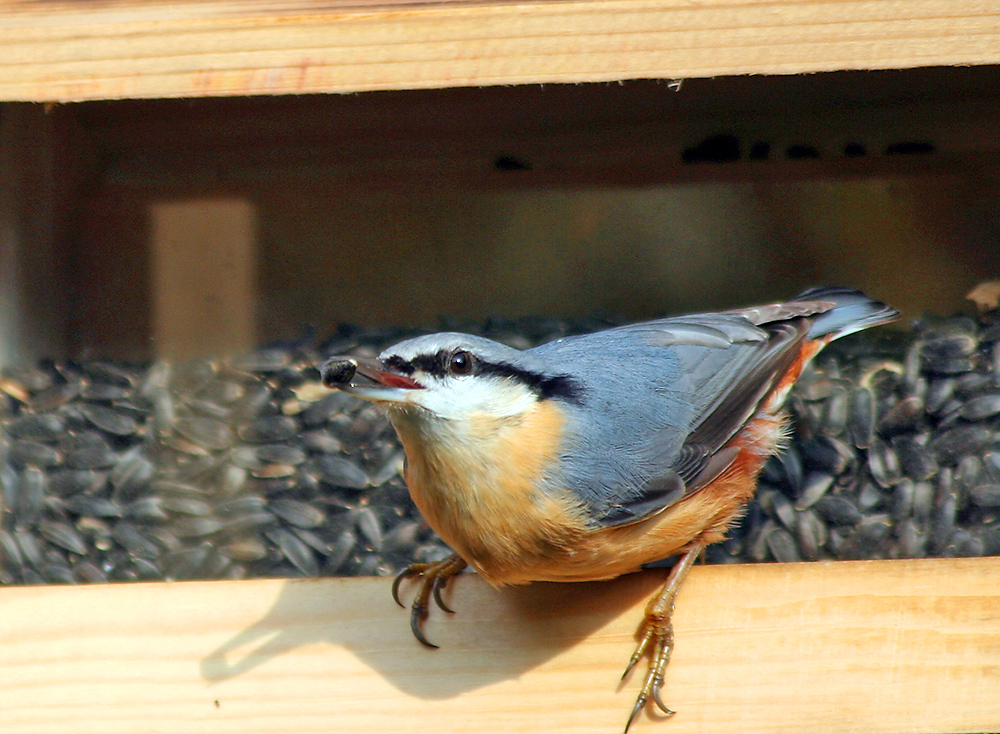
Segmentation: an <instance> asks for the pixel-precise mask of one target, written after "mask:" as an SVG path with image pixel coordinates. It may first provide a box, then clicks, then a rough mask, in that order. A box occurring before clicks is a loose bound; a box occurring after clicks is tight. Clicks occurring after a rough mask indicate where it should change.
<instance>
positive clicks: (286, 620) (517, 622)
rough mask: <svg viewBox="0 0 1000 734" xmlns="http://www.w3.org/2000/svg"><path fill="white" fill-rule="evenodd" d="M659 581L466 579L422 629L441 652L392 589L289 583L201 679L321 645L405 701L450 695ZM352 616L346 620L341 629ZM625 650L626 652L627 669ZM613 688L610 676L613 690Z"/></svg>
mask: <svg viewBox="0 0 1000 734" xmlns="http://www.w3.org/2000/svg"><path fill="white" fill-rule="evenodd" d="M665 575H666V574H665V573H649V574H634V575H631V576H627V577H624V578H622V579H619V580H617V581H615V582H611V583H608V582H605V583H602V582H595V583H583V584H555V583H538V584H531V585H529V586H521V587H512V588H505V589H502V590H496V589H492V588H489V587H487V586H486V584H485V583H484V582H482V581H481V580H480V579H478V578H476V577H475V576H473V575H472V574H462V575H461V576H459V577H458V578H456V579H453V581H452V583H451V588H449V589H448V590H447V592H446V597H445V601H446V603H447V604H448V605H449V606H450V607H451V608H452V609H454V610H455V614H454V615H450V614H447V613H445V612H443V611H441V610H440V609H437V607H436V606H434V607H432V611H431V615H430V618H429V619H428V621H427V623H426V624H425V631H426V632H427V636H428V639H430V640H431V641H432V642H434V643H435V644H438V645H440V648H439V649H437V650H433V649H430V648H427V647H424V646H423V645H421V644H420V643H419V642H417V640H416V639H414V638H413V635H412V634H411V632H410V627H409V608H406V609H400V608H399V607H397V606H396V604H395V602H394V601H393V600H392V598H391V596H390V594H389V588H388V583H386V584H385V585H384V586H376V587H371V588H370V589H366V592H368V593H366V594H365V597H364V598H363V599H359V598H358V597H357V595H356V594H353V593H352V594H351V595H344V594H341V593H338V591H339V590H338V589H337V588H336V587H332V586H331V585H330V584H329V583H328V582H318V583H309V582H295V583H288V584H285V585H284V586H283V587H282V589H281V593H280V594H279V596H278V598H277V599H276V601H275V603H274V606H272V608H271V609H270V611H269V612H268V613H267V615H266V616H265V617H264V618H263V619H261V620H260V621H259V622H257V623H255V624H253V625H252V626H251V627H249V628H247V629H245V630H243V631H241V632H239V633H238V634H237V635H235V636H234V637H232V638H231V639H230V640H228V641H227V642H226V644H224V645H223V646H222V647H220V648H218V649H217V650H214V651H212V652H211V653H210V654H209V655H208V656H207V657H205V658H204V660H202V663H201V671H202V675H203V676H204V678H205V679H206V680H208V681H211V682H220V681H223V680H226V679H228V678H232V677H235V676H239V675H241V674H243V673H245V672H247V671H249V670H251V669H253V668H255V667H257V666H259V665H264V664H266V663H267V662H268V661H269V660H271V659H273V658H275V657H277V656H280V655H286V654H289V653H290V652H292V651H293V650H295V649H297V648H300V647H304V646H308V645H313V644H315V643H317V642H319V643H328V644H331V645H336V646H338V647H342V648H344V649H346V650H348V651H350V652H351V653H352V654H354V655H356V656H357V657H358V658H359V659H360V660H362V661H363V662H364V663H365V665H366V666H369V667H370V668H372V669H374V670H375V671H377V672H378V673H379V674H380V675H382V676H384V677H385V679H386V680H387V681H388V682H389V683H390V684H391V685H393V686H394V687H395V688H396V689H398V690H400V691H401V692H404V693H406V694H408V695H411V696H417V697H420V698H424V699H433V700H437V699H449V698H454V697H456V696H458V695H459V694H461V693H464V692H467V691H470V690H475V689H477V688H481V687H484V686H489V685H492V684H494V683H497V682H499V681H503V680H508V679H514V678H518V677H520V676H522V675H524V674H525V673H526V672H528V671H530V670H532V669H533V668H536V667H537V666H539V665H541V664H542V663H544V662H546V661H549V660H550V659H552V658H554V657H556V656H558V655H560V654H561V653H563V652H565V651H568V650H569V649H571V648H573V647H576V646H577V645H579V644H581V643H582V642H584V641H585V640H587V639H588V638H593V637H594V636H595V635H600V633H601V630H602V629H604V628H606V627H607V626H608V624H609V623H610V622H611V621H613V620H615V619H617V618H618V617H620V616H621V615H623V614H626V613H628V612H629V611H630V610H633V609H634V608H635V607H636V606H638V605H642V604H644V603H645V601H646V599H647V598H648V597H649V596H650V595H651V594H652V593H653V592H654V591H655V590H656V589H657V588H659V586H660V584H662V581H663V578H664V577H665ZM402 588H403V593H402V594H401V596H402V597H403V598H404V600H408V599H407V597H406V596H405V592H406V590H407V587H406V585H405V584H404V585H403V587H402ZM303 610H310V611H309V616H310V622H309V623H308V624H302V622H301V618H302V614H303ZM312 610H315V616H314V617H313V614H312ZM376 610H377V611H376ZM352 616H353V620H352V622H351V624H348V625H345V624H340V623H338V621H339V620H343V619H345V618H349V617H352ZM292 619H297V620H299V621H298V622H297V623H291V620H292ZM629 652H631V651H624V650H623V656H622V661H621V663H622V669H623V670H624V666H625V663H626V662H627V660H628V658H627V655H628V653H629ZM613 684H614V680H613V679H611V678H609V679H608V689H609V690H611V688H612V687H613Z"/></svg>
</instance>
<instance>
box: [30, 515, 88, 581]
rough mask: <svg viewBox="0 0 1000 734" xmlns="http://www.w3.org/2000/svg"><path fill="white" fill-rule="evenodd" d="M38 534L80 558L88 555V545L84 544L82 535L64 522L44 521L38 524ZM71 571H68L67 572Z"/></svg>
mask: <svg viewBox="0 0 1000 734" xmlns="http://www.w3.org/2000/svg"><path fill="white" fill-rule="evenodd" d="M38 532H39V533H41V534H42V535H43V536H44V537H45V538H46V539H47V540H48V541H49V542H50V543H55V544H56V545H58V546H59V547H60V548H65V549H66V550H68V551H69V552H70V553H76V554H77V555H78V556H85V555H86V554H87V545H86V543H84V542H83V538H81V537H80V534H79V533H77V532H76V530H74V529H73V528H72V526H70V525H67V524H66V523H64V522H50V521H48V520H43V521H42V522H40V523H38ZM68 571H69V569H67V572H68Z"/></svg>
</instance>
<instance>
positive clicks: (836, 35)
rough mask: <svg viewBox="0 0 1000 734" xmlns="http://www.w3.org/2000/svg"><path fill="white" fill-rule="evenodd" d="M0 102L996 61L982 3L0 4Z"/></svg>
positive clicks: (997, 50)
mask: <svg viewBox="0 0 1000 734" xmlns="http://www.w3.org/2000/svg"><path fill="white" fill-rule="evenodd" d="M0 48H2V50H3V53H2V54H0V100H24V101H74V100H85V99H119V98H126V97H191V96H194V97H204V96H221V95H247V94H297V93H307V92H351V91H360V90H374V89H409V88H429V87H454V86H471V85H486V84H527V83H541V82H584V81H610V80H622V79H638V78H665V79H669V78H675V77H676V78H684V77H688V78H690V77H705V76H713V75H724V74H750V73H754V74H788V73H799V72H815V71H827V70H833V69H887V68H912V67H918V66H935V65H956V64H995V63H998V62H1000V6H998V5H997V4H996V3H991V2H983V1H982V0H866V1H864V2H861V1H859V0H736V1H735V2H734V0H702V1H701V2H692V1H691V0H665V1H664V0H584V1H581V0H566V1H565V2H551V1H541V2H540V1H539V0H534V1H529V2H497V1H494V2H430V3H426V2H424V3H420V2H391V1H390V2H366V1H365V0H341V1H340V2H330V1H329V0H299V1H298V2H283V1H281V2H279V1H277V0H272V1H270V2H261V1H257V2H254V1H243V2H237V1H235V0H181V1H178V2H163V1H161V0H141V1H139V0H106V1H105V2H100V3H94V2H67V1H66V0H13V1H8V2H6V3H4V4H3V7H2V8H0Z"/></svg>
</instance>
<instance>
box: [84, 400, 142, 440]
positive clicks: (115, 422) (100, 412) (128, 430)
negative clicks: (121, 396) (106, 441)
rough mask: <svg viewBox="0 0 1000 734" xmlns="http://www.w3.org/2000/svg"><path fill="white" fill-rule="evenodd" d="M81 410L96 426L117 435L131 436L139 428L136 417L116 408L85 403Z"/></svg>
mask: <svg viewBox="0 0 1000 734" xmlns="http://www.w3.org/2000/svg"><path fill="white" fill-rule="evenodd" d="M80 412H81V413H83V415H84V417H85V418H86V419H87V420H88V421H90V423H92V424H93V425H94V426H95V427H96V428H100V429H101V430H102V431H106V432H108V433H110V434H113V435H115V436H131V435H133V434H134V433H136V431H138V430H139V424H138V423H137V422H136V420H135V418H133V417H132V416H130V415H126V414H124V413H122V412H121V411H119V410H115V409H114V408H108V407H105V406H103V405H96V404H84V405H81V406H80Z"/></svg>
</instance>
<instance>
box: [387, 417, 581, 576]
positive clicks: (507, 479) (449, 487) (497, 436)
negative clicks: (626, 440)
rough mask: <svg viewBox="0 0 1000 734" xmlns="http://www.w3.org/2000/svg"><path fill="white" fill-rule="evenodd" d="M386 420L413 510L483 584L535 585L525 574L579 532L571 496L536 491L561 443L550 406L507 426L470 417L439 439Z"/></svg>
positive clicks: (560, 421) (415, 425) (559, 421)
mask: <svg viewBox="0 0 1000 734" xmlns="http://www.w3.org/2000/svg"><path fill="white" fill-rule="evenodd" d="M390 418H392V419H393V424H394V425H395V426H396V430H397V432H398V433H399V436H400V439H401V440H402V442H403V447H404V449H405V450H406V457H407V471H406V483H407V486H408V487H409V489H410V495H411V496H412V497H413V501H414V502H415V503H416V505H417V508H418V509H419V510H420V512H421V514H422V515H423V516H424V518H425V519H426V520H427V522H428V523H429V524H430V525H431V527H433V528H434V529H435V531H437V533H438V534H439V535H440V536H441V538H442V539H443V540H444V541H445V542H446V543H448V544H449V545H450V546H451V547H452V548H454V549H455V551H457V552H458V553H459V555H461V556H462V557H463V558H464V559H465V560H466V561H468V562H469V563H470V564H471V565H472V566H473V567H474V568H476V570H477V571H479V573H480V574H482V575H483V576H484V577H485V578H486V579H487V580H488V581H490V582H491V583H493V584H497V585H501V584H507V583H524V582H527V581H531V580H535V578H532V573H531V572H530V570H529V569H531V568H537V567H539V566H540V565H545V564H547V563H548V562H549V560H550V559H551V558H552V557H553V556H554V555H556V556H557V555H560V554H561V553H563V552H565V549H570V548H572V547H574V546H575V545H576V544H577V543H578V542H579V540H580V538H581V537H583V536H584V535H585V534H586V532H587V517H586V512H585V510H584V508H583V507H582V506H581V504H580V503H579V501H577V500H576V499H575V498H574V497H573V495H572V493H570V492H568V491H563V492H559V491H553V488H552V487H547V488H543V487H545V485H546V484H547V483H548V482H549V481H550V480H549V477H548V472H549V471H550V470H551V468H552V467H554V466H556V462H557V461H558V457H559V450H560V446H561V442H562V435H563V426H564V418H563V414H562V411H561V410H560V409H559V407H558V405H557V404H556V403H554V402H553V401H548V400H547V401H541V402H539V403H537V405H536V406H535V407H534V408H533V409H532V410H530V411H527V412H525V413H522V414H520V415H517V416H513V417H507V418H496V417H494V416H489V415H487V414H473V415H471V416H470V417H469V418H468V419H467V420H465V421H462V423H461V424H460V425H456V426H454V427H453V428H454V430H453V432H452V433H451V434H449V436H448V439H447V440H440V439H441V437H440V436H439V435H434V434H433V433H431V432H430V430H429V427H428V426H426V425H421V424H420V423H419V422H418V421H414V420H411V419H409V418H408V417H406V416H401V415H395V416H393V415H392V414H390ZM546 489H547V490H548V491H546Z"/></svg>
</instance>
